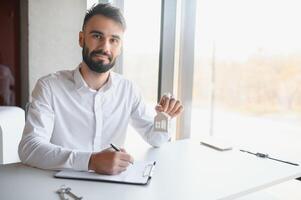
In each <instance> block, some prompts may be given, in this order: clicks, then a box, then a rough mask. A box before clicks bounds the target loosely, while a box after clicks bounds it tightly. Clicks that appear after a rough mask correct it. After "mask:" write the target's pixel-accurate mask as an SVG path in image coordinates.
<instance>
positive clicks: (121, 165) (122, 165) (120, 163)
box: [118, 160, 130, 168]
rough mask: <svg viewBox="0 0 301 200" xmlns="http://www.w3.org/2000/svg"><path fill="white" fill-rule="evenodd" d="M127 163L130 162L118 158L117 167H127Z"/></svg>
mask: <svg viewBox="0 0 301 200" xmlns="http://www.w3.org/2000/svg"><path fill="white" fill-rule="evenodd" d="M129 164H130V163H129V162H127V161H123V160H120V162H119V163H118V167H122V168H127V167H128V166H129Z"/></svg>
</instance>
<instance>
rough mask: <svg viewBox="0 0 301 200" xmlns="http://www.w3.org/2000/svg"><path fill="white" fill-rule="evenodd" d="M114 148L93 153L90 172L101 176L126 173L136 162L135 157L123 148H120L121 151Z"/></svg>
mask: <svg viewBox="0 0 301 200" xmlns="http://www.w3.org/2000/svg"><path fill="white" fill-rule="evenodd" d="M112 148H113V147H112ZM112 148H108V149H105V150H103V151H101V152H96V153H93V154H92V155H91V157H90V161H89V170H93V171H95V172H96V173H99V174H108V175H115V174H119V173H121V172H123V171H125V170H126V169H127V167H128V166H129V165H130V164H131V163H133V162H134V159H133V157H132V156H131V155H130V154H128V153H127V152H126V151H125V150H124V149H123V148H120V149H119V148H118V149H119V151H117V150H116V149H115V148H113V149H114V150H112Z"/></svg>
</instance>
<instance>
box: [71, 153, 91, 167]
mask: <svg viewBox="0 0 301 200" xmlns="http://www.w3.org/2000/svg"><path fill="white" fill-rule="evenodd" d="M73 153H74V162H73V167H72V168H73V169H74V170H77V171H88V168H89V160H90V157H91V154H92V153H91V152H80V151H75V152H73Z"/></svg>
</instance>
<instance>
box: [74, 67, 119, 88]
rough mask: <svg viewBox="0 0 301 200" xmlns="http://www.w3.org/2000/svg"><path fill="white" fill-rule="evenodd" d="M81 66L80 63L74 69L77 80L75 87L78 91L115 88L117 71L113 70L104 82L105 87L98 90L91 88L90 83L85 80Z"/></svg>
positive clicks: (75, 80)
mask: <svg viewBox="0 0 301 200" xmlns="http://www.w3.org/2000/svg"><path fill="white" fill-rule="evenodd" d="M80 68H81V64H79V66H78V67H77V68H76V69H75V71H74V82H75V87H76V89H77V90H78V91H82V90H89V91H92V92H106V91H107V90H109V89H111V88H113V86H114V85H115V84H116V83H115V82H116V77H115V73H114V72H112V71H111V72H110V74H109V79H108V81H107V83H106V84H104V85H103V87H101V88H100V89H99V90H98V91H96V90H93V89H91V88H89V86H88V84H87V83H86V81H85V80H84V78H83V76H82V74H81V73H80Z"/></svg>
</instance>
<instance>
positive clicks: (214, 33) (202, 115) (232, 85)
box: [192, 0, 301, 144]
mask: <svg viewBox="0 0 301 200" xmlns="http://www.w3.org/2000/svg"><path fill="white" fill-rule="evenodd" d="M197 9H198V10H197V14H198V16H197V25H196V26H197V27H196V29H197V30H196V49H195V75H194V91H193V92H194V94H193V95H194V97H193V108H194V109H193V114H192V115H193V116H192V137H199V136H201V135H202V134H204V135H208V134H210V132H211V134H213V135H220V136H225V137H227V138H233V139H235V140H236V141H245V142H246V143H247V142H248V141H250V140H258V138H261V140H266V141H267V140H268V138H269V137H271V136H272V137H274V138H275V136H277V137H278V140H279V142H280V141H281V140H283V138H289V137H290V138H295V137H297V138H298V137H299V139H300V137H301V134H300V132H301V123H300V118H301V40H300V35H301V29H300V28H299V25H298V24H299V19H300V18H301V13H300V12H299V11H298V1H293V0H281V1H272V0H245V1H240V0H227V1H223V0H203V1H198V8H197ZM280 13H281V14H280ZM211 106H212V107H211ZM199 124H202V125H201V126H200V125H199ZM298 135H300V136H298ZM277 137H276V138H277ZM258 141H260V140H258ZM293 141H294V140H292V142H293ZM299 141H300V140H299ZM273 142H274V143H275V144H276V143H277V142H278V141H277V139H276V140H274V141H273ZM259 143H260V142H259Z"/></svg>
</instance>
